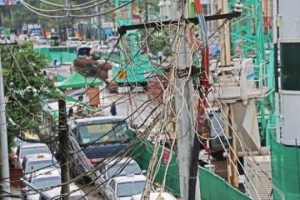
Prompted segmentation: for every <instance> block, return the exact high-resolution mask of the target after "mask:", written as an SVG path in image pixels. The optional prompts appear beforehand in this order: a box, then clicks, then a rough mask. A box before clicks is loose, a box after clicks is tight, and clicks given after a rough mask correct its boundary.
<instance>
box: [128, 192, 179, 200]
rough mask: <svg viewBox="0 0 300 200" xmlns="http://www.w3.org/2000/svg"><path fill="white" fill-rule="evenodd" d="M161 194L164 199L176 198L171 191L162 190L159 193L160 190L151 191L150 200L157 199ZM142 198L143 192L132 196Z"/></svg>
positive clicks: (137, 199)
mask: <svg viewBox="0 0 300 200" xmlns="http://www.w3.org/2000/svg"><path fill="white" fill-rule="evenodd" d="M159 194H161V197H162V199H164V200H176V197H174V196H172V195H171V194H170V193H168V192H162V193H159V192H151V193H150V198H149V200H156V199H157V197H158V196H159ZM141 198H142V195H141V194H138V195H133V196H132V200H140V199H141Z"/></svg>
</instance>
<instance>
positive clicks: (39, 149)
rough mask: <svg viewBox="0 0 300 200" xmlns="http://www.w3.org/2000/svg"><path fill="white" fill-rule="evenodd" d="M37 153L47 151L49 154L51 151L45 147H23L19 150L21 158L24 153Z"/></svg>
mask: <svg viewBox="0 0 300 200" xmlns="http://www.w3.org/2000/svg"><path fill="white" fill-rule="evenodd" d="M38 153H49V154H51V151H50V150H49V149H48V148H47V147H30V148H24V149H22V151H21V154H20V157H21V158H22V159H23V158H24V157H25V156H26V155H29V154H38Z"/></svg>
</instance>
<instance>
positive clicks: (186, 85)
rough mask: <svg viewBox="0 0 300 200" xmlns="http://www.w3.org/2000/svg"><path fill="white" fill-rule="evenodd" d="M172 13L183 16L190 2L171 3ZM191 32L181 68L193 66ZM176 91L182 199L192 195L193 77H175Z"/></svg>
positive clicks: (180, 58) (181, 55)
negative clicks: (190, 44)
mask: <svg viewBox="0 0 300 200" xmlns="http://www.w3.org/2000/svg"><path fill="white" fill-rule="evenodd" d="M170 8H171V10H170V13H171V16H170V19H171V20H172V19H180V17H181V15H182V14H183V15H184V16H183V17H184V18H186V17H187V13H188V10H187V9H188V2H187V1H185V0H177V2H176V3H172V4H171V6H170ZM186 27H188V26H186ZM188 35H189V33H188V30H187V29H186V28H185V30H184V34H182V36H181V37H183V38H182V42H181V45H180V47H179V52H178V55H177V57H176V58H177V60H176V61H175V63H177V64H178V68H177V69H178V71H180V70H182V69H186V68H189V67H191V64H192V59H191V49H190V47H189V44H188V38H187V36H188ZM177 37H178V36H177ZM176 88H177V89H176V90H175V92H176V94H175V107H176V112H177V117H178V121H177V127H176V132H177V134H176V137H177V138H176V140H177V148H178V153H177V156H178V157H177V159H178V164H179V177H180V195H181V198H182V199H183V200H188V198H189V179H190V177H189V176H190V165H191V152H192V149H193V139H194V135H195V132H194V127H195V119H194V101H193V91H194V90H193V82H192V79H191V78H190V77H183V78H179V77H178V76H177V79H176ZM197 183H198V184H196V199H197V200H200V199H201V198H200V187H199V180H198V179H197Z"/></svg>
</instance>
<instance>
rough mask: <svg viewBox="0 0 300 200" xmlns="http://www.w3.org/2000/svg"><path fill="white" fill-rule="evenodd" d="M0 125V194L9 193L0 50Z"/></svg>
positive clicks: (7, 198) (5, 199)
mask: <svg viewBox="0 0 300 200" xmlns="http://www.w3.org/2000/svg"><path fill="white" fill-rule="evenodd" d="M0 126H1V180H2V181H1V184H2V191H3V192H2V194H3V195H4V196H5V195H7V196H9V195H10V182H9V181H10V179H9V161H8V143H7V128H6V116H5V98H4V86H3V73H2V63H1V51H0ZM3 200H10V197H4V198H3Z"/></svg>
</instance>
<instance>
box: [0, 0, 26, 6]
mask: <svg viewBox="0 0 300 200" xmlns="http://www.w3.org/2000/svg"><path fill="white" fill-rule="evenodd" d="M20 4H21V1H20V0H0V6H13V5H20Z"/></svg>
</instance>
